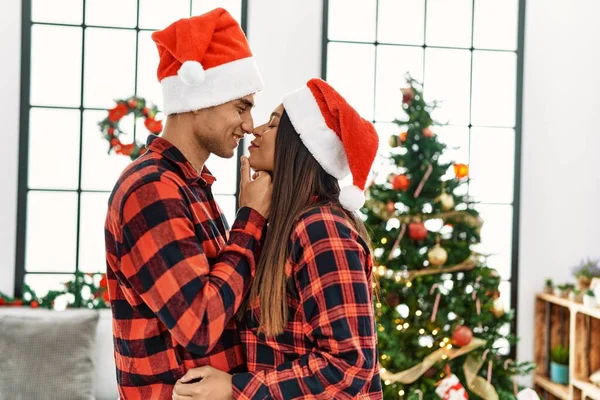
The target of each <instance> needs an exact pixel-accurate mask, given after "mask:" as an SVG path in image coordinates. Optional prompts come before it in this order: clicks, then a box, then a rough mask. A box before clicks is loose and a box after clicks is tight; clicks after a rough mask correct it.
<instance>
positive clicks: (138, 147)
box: [98, 96, 163, 160]
mask: <svg viewBox="0 0 600 400" xmlns="http://www.w3.org/2000/svg"><path fill="white" fill-rule="evenodd" d="M115 102H116V103H117V104H116V106H115V107H114V108H112V109H111V110H109V111H108V116H107V117H106V118H104V119H103V120H102V121H100V122H99V123H98V125H99V126H100V130H101V132H102V135H103V136H104V138H105V139H106V140H107V141H108V143H109V148H108V152H109V153H111V152H115V153H117V154H122V155H126V156H129V158H131V159H132V160H135V159H136V158H138V157H139V156H141V155H142V154H144V153H145V152H146V145H145V144H143V143H139V142H136V141H133V142H132V143H127V144H125V143H123V142H121V139H120V137H121V136H122V135H124V134H125V132H123V131H122V130H121V128H120V127H119V122H120V121H121V119H123V118H124V117H125V116H127V115H129V114H133V115H134V117H135V119H136V120H137V119H138V118H144V126H145V127H146V129H148V131H149V132H150V133H151V134H154V135H156V134H158V133H160V132H161V131H162V129H163V126H162V121H157V120H156V119H155V117H156V114H158V108H157V107H156V106H154V105H150V104H149V103H148V102H147V101H146V100H145V99H144V98H142V97H137V96H131V97H129V98H127V99H123V100H115Z"/></svg>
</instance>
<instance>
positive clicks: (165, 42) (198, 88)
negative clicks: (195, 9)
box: [152, 8, 264, 115]
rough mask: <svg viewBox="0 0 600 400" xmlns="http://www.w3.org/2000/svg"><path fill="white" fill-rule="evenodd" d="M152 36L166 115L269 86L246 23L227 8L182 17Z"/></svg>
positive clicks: (202, 106) (225, 101) (217, 102)
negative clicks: (263, 78) (237, 20)
mask: <svg viewBox="0 0 600 400" xmlns="http://www.w3.org/2000/svg"><path fill="white" fill-rule="evenodd" d="M152 39H153V40H154V42H155V43H156V46H157V47H158V53H159V56H160V63H159V66H158V71H157V75H158V80H159V81H160V83H161V85H162V90H163V100H164V104H163V108H164V112H165V114H167V115H169V114H176V113H183V112H188V111H194V110H198V109H202V108H208V107H213V106H217V105H220V104H224V103H227V102H228V101H231V100H235V99H239V98H241V97H244V96H247V95H249V94H253V93H256V92H258V91H260V90H262V88H263V86H264V84H263V80H262V77H261V75H260V72H259V71H258V67H257V65H256V61H255V59H254V57H252V52H251V51H250V46H249V45H248V41H247V40H246V36H245V35H244V32H243V31H242V28H240V26H239V24H238V23H237V22H236V21H235V19H233V17H232V16H231V15H230V14H229V13H228V12H227V11H226V10H224V9H222V8H217V9H214V10H212V11H210V12H208V13H206V14H203V15H199V16H196V17H192V18H184V19H180V20H179V21H176V22H174V23H172V24H171V25H169V26H168V27H167V28H165V29H163V30H162V31H157V32H154V33H153V34H152Z"/></svg>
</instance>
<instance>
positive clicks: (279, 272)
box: [240, 111, 370, 336]
mask: <svg viewBox="0 0 600 400" xmlns="http://www.w3.org/2000/svg"><path fill="white" fill-rule="evenodd" d="M274 162H275V163H274V170H273V200H272V202H271V214H270V217H269V228H268V232H267V237H266V240H265V244H264V246H263V249H262V251H261V255H260V260H259V262H258V266H257V269H256V276H255V278H254V282H253V283H252V287H251V289H250V295H249V298H248V299H247V302H245V305H244V306H243V307H242V310H241V311H242V313H243V312H244V310H245V309H246V308H247V307H248V306H249V305H250V304H254V302H255V301H256V298H257V297H258V298H259V304H260V318H259V319H260V320H259V331H261V332H264V333H265V334H266V335H268V336H275V335H278V334H281V333H283V330H284V327H285V325H286V323H287V319H288V309H287V301H286V295H287V277H286V273H285V263H286V260H287V257H288V251H289V250H288V239H289V238H290V235H291V234H292V230H293V229H294V225H295V224H296V221H297V219H298V218H299V217H300V215H301V214H302V213H304V212H306V211H308V210H309V209H311V208H313V207H318V206H319V205H323V204H328V203H333V204H337V205H339V200H338V197H339V193H340V187H339V185H338V181H337V179H336V178H334V177H333V176H331V175H329V174H328V173H327V172H325V170H324V169H323V168H322V167H321V166H320V165H319V163H318V162H317V161H316V160H315V159H314V157H313V156H312V154H311V153H310V152H309V151H308V149H307V148H306V146H304V144H303V143H302V141H301V139H300V137H299V136H298V133H297V132H296V130H295V129H294V127H293V125H292V123H291V121H290V119H289V117H288V115H287V113H286V112H285V111H284V113H283V115H282V116H281V119H280V122H279V127H278V131H277V136H276V138H275V160H274ZM339 207H340V209H341V210H343V209H342V207H341V206H339ZM343 211H344V212H345V214H346V218H347V219H348V220H349V222H350V223H351V224H352V225H353V226H354V228H355V229H356V230H357V232H358V233H359V235H360V236H361V237H362V239H363V240H364V241H365V243H367V245H368V246H369V247H370V241H369V236H368V234H367V231H366V229H365V226H364V224H363V223H362V221H361V220H360V218H359V217H358V216H357V215H356V214H354V213H351V212H348V211H346V210H343ZM240 315H241V314H240Z"/></svg>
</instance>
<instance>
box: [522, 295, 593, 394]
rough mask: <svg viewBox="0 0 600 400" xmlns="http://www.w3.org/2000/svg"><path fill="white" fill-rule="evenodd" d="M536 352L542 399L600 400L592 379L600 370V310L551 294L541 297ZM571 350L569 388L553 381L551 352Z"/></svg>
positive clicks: (538, 298) (536, 380)
mask: <svg viewBox="0 0 600 400" xmlns="http://www.w3.org/2000/svg"><path fill="white" fill-rule="evenodd" d="M534 332H535V350H534V353H535V354H534V360H535V362H536V364H537V365H538V368H537V371H536V375H535V376H534V385H535V388H536V389H537V390H538V392H542V393H544V394H545V396H544V397H543V398H547V399H561V400H600V387H598V386H595V385H593V384H592V383H590V382H589V376H590V374H591V373H593V372H594V371H597V370H600V308H595V309H591V308H588V307H585V306H584V305H583V304H581V303H576V302H573V301H570V300H567V299H563V298H560V297H557V296H554V295H551V294H545V293H540V294H538V295H537V296H536V303H535V330H534ZM557 344H561V345H563V346H566V347H568V348H569V354H570V360H569V377H570V382H569V385H559V384H557V383H554V382H552V381H551V380H550V378H549V375H550V360H549V357H550V349H551V348H552V347H554V346H555V345H557Z"/></svg>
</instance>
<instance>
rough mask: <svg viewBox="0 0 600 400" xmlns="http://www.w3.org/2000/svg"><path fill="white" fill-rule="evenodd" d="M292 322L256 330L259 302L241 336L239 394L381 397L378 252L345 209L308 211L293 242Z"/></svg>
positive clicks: (289, 265)
mask: <svg viewBox="0 0 600 400" xmlns="http://www.w3.org/2000/svg"><path fill="white" fill-rule="evenodd" d="M288 249H289V255H288V259H287V264H286V272H287V274H288V295H287V304H288V316H289V319H288V323H287V326H286V327H285V329H284V333H283V334H281V335H279V336H276V337H266V336H265V335H264V334H263V333H258V319H259V318H260V308H259V304H258V302H254V303H253V304H252V307H250V309H249V310H248V311H247V312H246V313H245V315H244V320H243V323H242V324H241V329H242V332H241V336H242V342H243V343H244V350H245V352H246V358H247V362H248V371H249V372H245V373H238V374H234V375H233V392H234V398H236V399H381V398H382V392H381V381H380V378H379V371H378V364H377V335H376V331H375V320H374V309H373V301H372V297H373V296H372V283H371V272H372V268H373V263H372V258H371V255H370V251H369V249H368V246H367V244H366V243H365V242H364V241H363V240H362V239H361V238H360V236H359V235H358V233H357V232H356V230H355V229H354V228H353V227H352V226H351V224H349V223H348V221H347V220H346V219H345V218H344V214H343V211H342V210H340V209H337V208H334V207H330V206H321V207H318V208H316V209H314V210H311V211H308V212H307V213H305V214H304V215H303V216H302V217H301V218H300V219H299V221H298V222H297V225H296V226H295V229H294V231H293V234H292V236H291V238H290V241H289V243H288Z"/></svg>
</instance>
